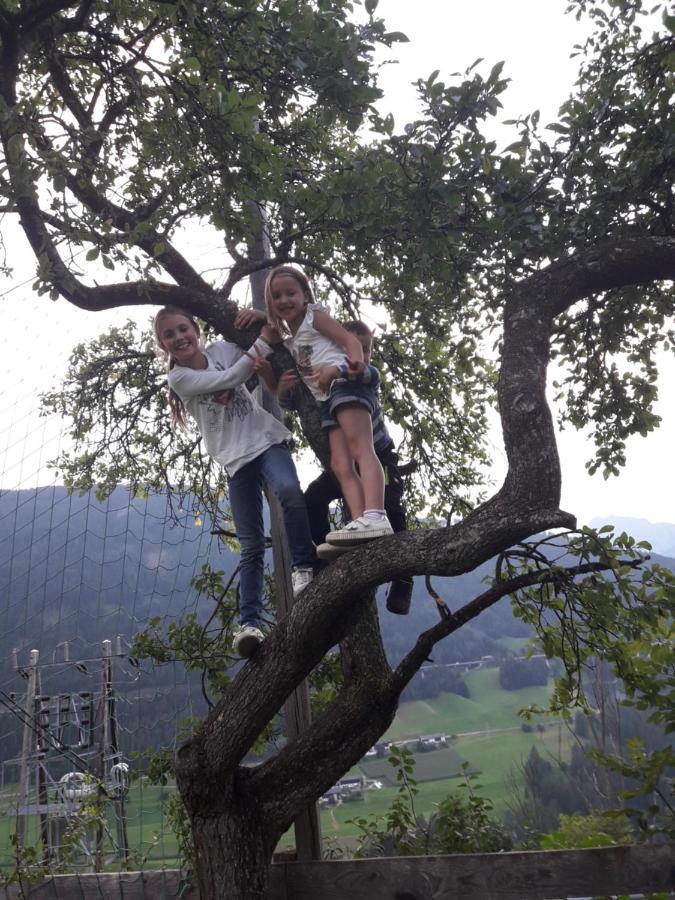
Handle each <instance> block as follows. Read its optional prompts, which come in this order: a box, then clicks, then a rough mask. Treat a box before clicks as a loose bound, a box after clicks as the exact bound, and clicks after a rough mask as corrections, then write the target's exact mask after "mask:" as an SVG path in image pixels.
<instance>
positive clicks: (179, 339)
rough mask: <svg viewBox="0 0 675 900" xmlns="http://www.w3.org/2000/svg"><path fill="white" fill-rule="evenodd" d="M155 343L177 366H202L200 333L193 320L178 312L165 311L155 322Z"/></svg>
mask: <svg viewBox="0 0 675 900" xmlns="http://www.w3.org/2000/svg"><path fill="white" fill-rule="evenodd" d="M155 335H156V338H157V343H158V344H159V346H160V347H161V348H162V350H164V351H165V352H166V353H168V354H169V356H170V357H171V358H172V359H173V360H175V362H176V363H177V364H178V365H179V366H186V367H187V368H189V369H203V368H204V354H203V353H202V350H201V347H200V334H199V330H198V329H197V327H196V326H195V324H194V322H192V320H191V319H189V318H188V317H187V316H183V315H181V314H180V313H165V314H164V315H162V316H161V317H160V318H159V319H158V320H157V321H156V323H155Z"/></svg>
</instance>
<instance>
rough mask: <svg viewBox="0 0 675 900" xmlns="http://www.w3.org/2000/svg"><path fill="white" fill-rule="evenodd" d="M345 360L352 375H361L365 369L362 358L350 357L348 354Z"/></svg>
mask: <svg viewBox="0 0 675 900" xmlns="http://www.w3.org/2000/svg"><path fill="white" fill-rule="evenodd" d="M345 362H346V363H347V368H348V369H349V373H350V374H352V375H362V374H363V373H364V372H365V371H366V364H365V363H364V361H363V360H362V359H352V358H351V357H349V356H345Z"/></svg>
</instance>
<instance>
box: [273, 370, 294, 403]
mask: <svg viewBox="0 0 675 900" xmlns="http://www.w3.org/2000/svg"><path fill="white" fill-rule="evenodd" d="M298 381H299V378H298V373H297V372H296V371H295V369H286V371H285V372H282V373H281V375H280V376H279V383H278V385H277V394H278V396H279V397H283V396H284V395H285V394H290V393H291V391H292V390H293V389H294V388H295V386H296V385H297V383H298Z"/></svg>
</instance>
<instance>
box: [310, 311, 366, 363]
mask: <svg viewBox="0 0 675 900" xmlns="http://www.w3.org/2000/svg"><path fill="white" fill-rule="evenodd" d="M314 327H315V328H316V330H317V331H318V332H319V334H322V335H323V336H324V337H327V338H328V339H329V340H331V341H335V343H336V344H338V346H340V347H343V348H344V351H345V357H346V360H347V364H348V365H349V368H350V370H351V371H354V372H363V370H364V368H365V363H364V362H363V347H362V346H361V344H360V343H359V339H358V338H357V337H356V335H355V334H352V332H351V331H347V329H346V328H343V327H342V325H340V323H339V322H336V321H335V319H333V318H331V316H329V315H328V313H325V312H321V310H318V309H315V310H314ZM336 377H337V376H336Z"/></svg>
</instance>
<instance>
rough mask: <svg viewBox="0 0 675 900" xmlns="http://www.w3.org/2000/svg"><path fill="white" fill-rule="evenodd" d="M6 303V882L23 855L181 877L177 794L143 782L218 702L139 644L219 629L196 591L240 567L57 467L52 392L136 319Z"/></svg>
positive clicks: (1, 502) (187, 528) (59, 437)
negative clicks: (82, 344)
mask: <svg viewBox="0 0 675 900" xmlns="http://www.w3.org/2000/svg"><path fill="white" fill-rule="evenodd" d="M0 295H1V296H0V304H1V313H2V320H3V323H4V327H5V335H6V336H10V340H9V341H6V342H5V350H4V352H3V353H2V354H0V379H1V380H2V385H3V390H2V396H1V399H0V641H1V652H0V875H1V874H2V872H3V871H4V873H5V874H7V872H9V871H11V870H12V869H13V868H15V867H16V857H17V852H19V855H20V857H21V866H22V867H23V869H24V870H26V869H30V868H31V867H32V868H33V869H34V870H35V871H37V869H38V868H39V867H40V865H46V866H47V867H48V868H50V869H51V870H56V869H58V868H59V867H60V866H62V867H63V868H64V869H66V868H67V869H68V870H70V871H73V870H75V871H78V870H79V871H92V870H94V869H97V870H99V871H110V870H111V869H113V870H114V869H115V868H121V867H128V868H138V867H156V866H173V865H175V862H176V856H177V843H176V839H175V837H174V834H173V832H172V830H171V829H170V828H169V827H168V826H167V821H166V810H167V803H168V802H169V801H170V800H171V797H172V795H173V794H174V792H175V788H174V787H173V785H172V783H171V781H170V780H169V781H168V783H167V784H166V785H156V784H150V783H149V781H148V780H147V778H146V777H138V774H139V772H141V771H142V770H143V766H144V763H143V762H142V761H141V757H142V755H143V754H144V753H145V751H147V750H148V749H149V748H155V749H157V748H160V747H164V748H169V749H171V748H173V747H174V746H175V744H176V741H177V740H179V737H180V734H181V731H182V729H183V728H184V723H185V722H186V720H188V719H189V718H190V717H192V716H201V715H203V713H204V707H205V701H204V698H203V696H202V691H201V688H200V685H199V684H198V682H197V681H196V679H194V678H190V677H189V676H187V675H186V673H185V669H184V667H183V666H182V665H179V664H173V663H167V664H166V665H163V666H161V667H153V666H151V665H150V664H148V663H147V661H144V662H141V663H139V662H138V660H135V659H134V658H133V657H132V656H130V641H131V639H132V636H133V634H134V633H135V632H137V631H138V630H140V629H141V628H142V627H143V626H144V625H146V624H147V622H148V620H149V618H150V617H152V616H159V617H161V620H162V625H163V627H166V626H167V625H168V624H170V623H171V622H173V621H177V620H179V619H182V618H184V616H185V615H186V614H187V613H189V612H192V611H197V613H198V615H199V616H200V617H202V616H203V617H204V618H206V617H207V616H209V615H210V613H211V612H212V609H211V608H203V609H199V604H200V603H201V604H202V606H204V601H203V600H202V601H199V600H198V598H197V594H196V592H195V590H194V589H193V588H192V587H191V580H192V578H193V577H194V575H195V573H197V572H198V571H199V570H200V569H201V567H202V566H203V564H204V563H205V562H206V561H208V560H209V559H211V561H212V562H214V563H215V565H216V566H217V567H218V568H221V569H224V570H225V571H226V572H228V570H232V568H233V567H234V563H235V561H236V560H235V558H234V557H232V556H223V555H221V552H220V550H219V545H218V541H217V540H215V539H214V538H213V536H212V535H211V533H210V528H209V524H208V521H207V520H200V519H196V518H195V516H194V515H193V514H192V513H191V512H190V511H188V510H186V511H185V512H184V513H180V511H179V512H178V522H176V521H175V520H174V519H173V518H172V517H170V516H169V515H168V514H167V504H166V499H165V498H163V497H156V496H155V497H150V498H148V499H134V498H132V497H131V495H130V493H129V491H128V490H127V489H126V488H125V487H123V486H120V487H118V488H116V489H115V490H114V491H113V493H112V494H111V495H110V496H109V497H108V498H107V499H105V500H101V501H99V500H97V499H96V497H95V496H94V494H93V493H88V494H85V495H82V496H80V495H77V494H75V495H70V494H69V493H68V492H67V490H66V489H65V488H64V487H63V485H62V484H60V483H59V478H58V473H57V472H56V471H54V470H53V469H51V468H49V467H48V466H47V463H48V462H49V461H50V460H52V459H54V458H55V457H56V456H57V454H58V453H59V451H60V450H62V449H63V447H64V446H65V442H66V440H67V438H66V437H65V436H64V432H65V427H64V423H63V422H61V421H59V420H55V419H53V418H45V417H40V415H39V394H40V392H42V391H46V390H48V389H50V388H53V387H55V386H57V385H58V379H59V375H60V374H61V373H62V372H63V371H65V366H66V361H67V358H68V355H69V353H70V351H71V350H72V348H73V346H74V345H75V344H76V343H78V342H79V341H81V340H85V339H87V338H88V337H93V336H95V335H97V334H99V333H101V332H103V331H105V330H106V329H107V328H108V327H109V325H110V324H111V323H112V322H114V321H116V320H117V321H123V320H124V319H126V318H127V317H128V316H127V314H126V311H124V312H122V313H117V314H114V315H109V314H105V315H101V316H96V315H88V314H84V313H81V312H79V311H77V310H74V309H73V308H72V307H69V306H68V304H66V303H64V302H62V301H58V302H56V303H51V302H50V301H49V300H47V299H46V298H39V297H37V296H35V295H34V294H32V293H31V290H30V284H26V283H21V280H20V279H17V280H14V281H13V282H11V283H5V284H4V285H3V286H2V287H1V288H0ZM137 319H138V321H139V322H141V323H146V322H147V320H148V310H147V309H144V310H140V311H139V313H138V315H137ZM174 513H176V509H175V508H174ZM17 848H19V849H17ZM33 852H34V856H33V855H32V854H33ZM66 857H68V859H69V860H70V861H69V862H68V864H67V865H65V864H64V863H65V860H66Z"/></svg>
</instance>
